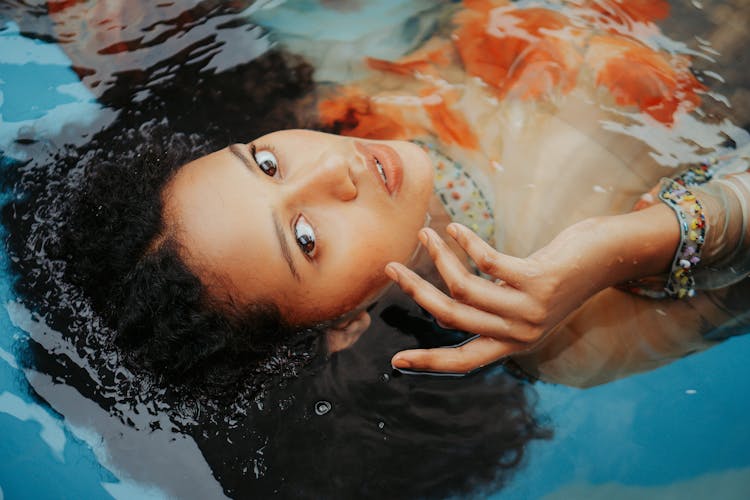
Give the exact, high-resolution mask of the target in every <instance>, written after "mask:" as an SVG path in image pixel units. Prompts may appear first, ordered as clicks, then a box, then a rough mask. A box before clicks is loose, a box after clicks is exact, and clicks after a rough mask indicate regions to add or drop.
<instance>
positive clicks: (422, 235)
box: [419, 229, 430, 245]
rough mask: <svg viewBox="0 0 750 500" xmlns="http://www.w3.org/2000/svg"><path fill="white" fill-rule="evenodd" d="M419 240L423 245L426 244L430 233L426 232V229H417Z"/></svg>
mask: <svg viewBox="0 0 750 500" xmlns="http://www.w3.org/2000/svg"><path fill="white" fill-rule="evenodd" d="M419 241H421V242H422V244H423V245H426V244H427V243H429V241H430V234H429V233H428V232H427V230H426V229H422V230H420V231H419Z"/></svg>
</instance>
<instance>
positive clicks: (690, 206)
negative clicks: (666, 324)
mask: <svg viewBox="0 0 750 500" xmlns="http://www.w3.org/2000/svg"><path fill="white" fill-rule="evenodd" d="M717 163H718V161H717V160H716V159H712V160H709V161H707V162H704V163H700V164H697V165H693V166H691V167H690V168H688V169H687V170H685V171H684V172H681V173H680V174H678V175H676V176H675V177H673V178H668V179H663V180H662V182H661V184H660V186H659V190H658V192H657V193H655V194H656V197H657V198H658V199H659V200H661V201H662V202H663V203H664V204H666V205H667V206H668V207H670V208H671V209H672V210H673V211H674V212H675V215H676V216H677V220H678V222H679V224H680V243H679V245H678V246H677V251H676V252H675V256H674V259H673V260H672V267H671V269H670V271H669V276H668V277H667V282H666V284H663V283H664V282H663V281H662V282H661V283H659V282H658V281H656V278H653V277H652V278H644V279H641V280H635V281H631V282H629V283H626V284H624V285H622V286H621V287H620V288H622V289H624V290H627V291H628V292H630V293H634V294H637V295H641V296H644V297H649V298H652V299H663V298H667V297H674V298H678V299H682V298H689V297H693V296H694V295H695V278H694V277H693V269H694V268H695V266H696V265H698V264H699V263H700V261H701V250H702V248H703V243H704V242H705V240H706V231H707V229H708V227H707V222H706V217H705V215H704V211H703V204H702V203H701V202H700V200H698V199H697V198H696V196H695V194H694V193H693V192H692V191H690V190H689V189H688V186H695V185H700V184H704V183H706V182H708V181H710V180H711V179H712V178H713V176H714V171H715V169H716V165H717Z"/></svg>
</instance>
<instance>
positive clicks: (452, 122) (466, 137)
mask: <svg viewBox="0 0 750 500" xmlns="http://www.w3.org/2000/svg"><path fill="white" fill-rule="evenodd" d="M422 95H423V96H424V97H425V98H424V100H423V105H424V109H425V111H426V112H427V116H428V117H429V118H430V123H431V124H432V128H433V131H434V133H435V135H437V136H438V138H440V140H441V141H442V142H443V143H444V144H456V145H458V146H461V147H464V148H467V149H478V148H479V140H478V139H477V136H476V135H474V132H473V131H472V130H471V126H470V125H469V123H468V122H467V121H466V118H465V117H464V116H463V115H462V114H459V113H458V112H456V110H455V109H454V108H453V104H454V103H455V102H456V101H457V100H458V95H457V94H456V93H454V92H442V93H437V92H436V91H435V90H431V89H426V90H425V91H423V92H422Z"/></svg>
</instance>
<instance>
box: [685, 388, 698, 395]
mask: <svg viewBox="0 0 750 500" xmlns="http://www.w3.org/2000/svg"><path fill="white" fill-rule="evenodd" d="M685 394H690V395H693V394H698V391H696V390H695V389H688V390H686V391H685Z"/></svg>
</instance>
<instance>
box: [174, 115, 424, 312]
mask: <svg viewBox="0 0 750 500" xmlns="http://www.w3.org/2000/svg"><path fill="white" fill-rule="evenodd" d="M431 193H432V165H431V163H430V160H429V158H428V157H427V155H426V154H425V153H424V151H422V149H421V148H420V147H419V146H416V145H414V144H412V143H409V142H402V141H370V140H360V139H353V138H349V137H341V136H336V135H331V134H323V133H320V132H313V131H309V130H284V131H279V132H274V133H271V134H268V135H265V136H263V137H260V138H259V139H257V140H255V141H253V142H252V143H250V144H235V145H233V146H230V147H228V148H225V149H222V150H220V151H217V152H215V153H212V154H210V155H207V156H204V157H202V158H199V159H198V160H195V161H193V162H191V163H188V164H187V165H185V166H184V167H182V168H181V169H180V170H179V171H178V172H177V174H176V175H175V177H174V178H173V179H172V181H171V182H170V183H169V184H168V185H167V187H166V189H165V193H164V195H165V196H164V199H165V218H166V221H167V224H168V226H171V227H173V228H174V229H175V237H176V238H177V240H178V241H179V242H180V243H181V244H182V245H183V247H184V249H185V254H186V255H184V258H185V259H186V261H187V263H188V265H189V266H190V267H191V268H193V269H194V270H195V272H196V273H197V274H198V275H199V276H200V277H201V279H202V280H203V282H204V283H205V284H206V286H207V287H208V288H209V290H210V291H211V293H212V294H218V295H219V296H223V298H228V299H230V300H232V301H234V302H235V303H236V304H250V303H257V302H269V301H270V302H272V303H274V304H276V305H277V306H278V307H279V309H280V311H281V313H282V314H283V315H284V317H285V318H286V319H287V320H288V321H289V322H291V323H292V324H296V325H303V324H312V323H316V322H320V321H324V320H328V319H333V318H336V317H338V316H340V315H342V314H344V313H346V312H348V311H350V310H352V309H354V308H356V307H358V306H359V305H361V304H363V303H365V302H368V301H369V300H372V299H373V298H374V296H375V295H377V293H378V292H379V291H380V290H381V289H382V288H383V287H384V286H385V285H386V284H387V283H388V282H389V280H388V279H387V278H386V276H385V274H384V266H385V265H386V264H387V263H388V262H390V261H400V262H406V261H407V260H409V258H410V257H411V255H412V254H413V253H414V251H415V249H416V247H417V232H418V230H419V228H420V227H421V226H422V225H423V223H424V219H425V214H426V212H427V206H428V203H429V199H430V195H431Z"/></svg>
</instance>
